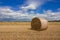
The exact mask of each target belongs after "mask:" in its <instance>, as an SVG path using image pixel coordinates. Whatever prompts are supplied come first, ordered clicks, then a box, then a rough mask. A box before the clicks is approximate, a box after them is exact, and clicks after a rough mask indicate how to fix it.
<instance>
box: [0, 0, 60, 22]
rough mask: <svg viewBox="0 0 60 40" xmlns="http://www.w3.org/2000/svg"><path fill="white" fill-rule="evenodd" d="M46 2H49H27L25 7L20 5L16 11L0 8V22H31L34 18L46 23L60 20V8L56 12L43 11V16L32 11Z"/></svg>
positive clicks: (35, 0) (9, 8) (30, 0)
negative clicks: (45, 20)
mask: <svg viewBox="0 0 60 40" xmlns="http://www.w3.org/2000/svg"><path fill="white" fill-rule="evenodd" d="M47 1H50V0H33V1H32V0H27V2H26V4H27V6H24V5H22V6H21V7H20V10H18V11H15V10H12V9H11V7H0V21H31V20H32V18H34V17H39V18H40V17H41V18H46V19H47V20H48V21H54V20H60V8H59V9H57V10H59V11H58V12H52V10H44V11H43V12H44V13H43V14H40V13H38V12H37V13H35V11H34V10H36V9H37V8H38V7H39V6H41V5H43V4H44V3H45V2H47ZM28 10H31V11H30V12H28Z"/></svg>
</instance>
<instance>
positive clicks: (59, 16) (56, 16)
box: [44, 10, 60, 21]
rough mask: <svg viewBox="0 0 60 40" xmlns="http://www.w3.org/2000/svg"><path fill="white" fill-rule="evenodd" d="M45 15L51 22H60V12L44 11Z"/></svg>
mask: <svg viewBox="0 0 60 40" xmlns="http://www.w3.org/2000/svg"><path fill="white" fill-rule="evenodd" d="M44 14H45V15H47V17H46V18H47V19H48V20H49V21H53V20H60V12H52V10H47V11H44Z"/></svg>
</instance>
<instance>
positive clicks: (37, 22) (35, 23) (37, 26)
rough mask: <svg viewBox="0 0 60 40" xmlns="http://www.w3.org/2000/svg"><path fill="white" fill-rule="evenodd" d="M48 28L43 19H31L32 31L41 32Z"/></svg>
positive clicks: (46, 22)
mask: <svg viewBox="0 0 60 40" xmlns="http://www.w3.org/2000/svg"><path fill="white" fill-rule="evenodd" d="M47 27H48V21H47V20H46V19H44V18H37V17H36V18H33V19H32V22H31V29H32V30H38V31H42V30H45V29H47Z"/></svg>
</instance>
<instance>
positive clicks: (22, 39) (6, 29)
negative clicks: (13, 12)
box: [0, 22, 60, 40]
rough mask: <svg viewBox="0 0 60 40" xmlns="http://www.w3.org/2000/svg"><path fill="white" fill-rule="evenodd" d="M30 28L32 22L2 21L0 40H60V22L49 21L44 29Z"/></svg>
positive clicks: (0, 24)
mask: <svg viewBox="0 0 60 40" xmlns="http://www.w3.org/2000/svg"><path fill="white" fill-rule="evenodd" d="M30 28H31V22H0V40H60V22H49V23H48V29H47V30H43V31H36V30H31V29H30Z"/></svg>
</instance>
